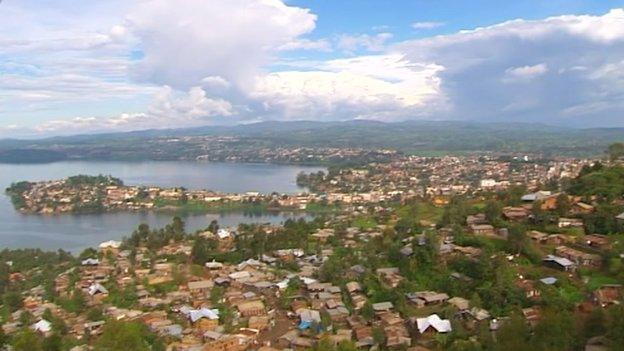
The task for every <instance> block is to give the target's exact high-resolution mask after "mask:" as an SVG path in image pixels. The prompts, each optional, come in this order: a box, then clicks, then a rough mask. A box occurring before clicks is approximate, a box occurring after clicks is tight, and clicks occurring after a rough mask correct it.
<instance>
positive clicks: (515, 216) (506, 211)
mask: <svg viewBox="0 0 624 351" xmlns="http://www.w3.org/2000/svg"><path fill="white" fill-rule="evenodd" d="M503 217H505V218H506V219H508V220H510V221H522V220H524V219H526V218H527V217H529V211H527V210H526V209H525V208H524V207H511V206H507V207H504V208H503Z"/></svg>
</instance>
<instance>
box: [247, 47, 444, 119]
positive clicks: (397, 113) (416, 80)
mask: <svg viewBox="0 0 624 351" xmlns="http://www.w3.org/2000/svg"><path fill="white" fill-rule="evenodd" d="M440 70H441V67H439V66H435V65H424V66H419V65H413V64H410V63H409V62H407V61H405V60H403V58H402V57H401V55H396V54H394V55H375V56H364V57H357V58H352V59H341V60H331V61H328V62H325V63H323V64H321V65H320V66H317V70H315V71H307V72H301V71H286V72H276V73H272V74H269V75H266V76H262V77H259V78H258V80H257V83H256V85H255V89H254V91H253V92H252V93H251V97H253V98H255V99H257V100H259V101H262V102H263V106H264V108H265V110H266V113H268V114H269V115H271V116H282V117H283V118H286V119H352V118H371V119H376V118H377V117H378V116H380V115H383V116H384V118H385V119H404V118H406V117H408V115H409V114H410V113H411V114H414V113H416V114H417V113H418V112H417V111H415V110H416V109H418V108H424V107H425V105H426V104H427V103H434V101H435V100H438V99H440V94H439V84H440V82H439V80H438V79H437V77H436V75H437V73H438V72H439V71H440Z"/></svg>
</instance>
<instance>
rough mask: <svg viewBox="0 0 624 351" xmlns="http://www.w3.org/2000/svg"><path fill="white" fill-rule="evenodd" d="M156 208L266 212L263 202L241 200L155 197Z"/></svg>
mask: <svg viewBox="0 0 624 351" xmlns="http://www.w3.org/2000/svg"><path fill="white" fill-rule="evenodd" d="M154 205H155V207H156V208H157V209H161V210H167V209H171V210H173V211H175V212H186V213H215V212H217V213H218V212H236V211H241V212H258V213H262V212H266V211H267V204H265V203H243V202H205V201H196V200H189V201H187V202H182V201H175V200H163V199H157V200H155V201H154Z"/></svg>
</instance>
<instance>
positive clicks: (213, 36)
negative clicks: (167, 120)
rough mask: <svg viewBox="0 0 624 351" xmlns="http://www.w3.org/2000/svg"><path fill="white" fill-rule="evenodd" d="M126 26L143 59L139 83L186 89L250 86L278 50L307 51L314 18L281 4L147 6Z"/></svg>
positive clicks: (199, 0)
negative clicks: (213, 79)
mask: <svg viewBox="0 0 624 351" xmlns="http://www.w3.org/2000/svg"><path fill="white" fill-rule="evenodd" d="M127 21H128V26H129V28H130V30H131V31H132V33H133V34H134V35H135V36H136V37H137V38H138V39H139V40H140V43H141V44H140V45H141V50H142V52H143V54H144V57H143V58H142V59H141V60H140V61H139V62H138V63H137V65H136V67H135V70H134V72H135V77H136V78H138V79H140V80H142V81H146V82H150V83H156V84H167V85H170V86H173V87H175V88H182V89H188V88H189V87H191V86H194V85H197V84H198V82H199V81H200V80H201V79H203V78H204V77H207V76H221V77H223V78H224V79H226V80H228V81H230V82H233V83H234V84H237V85H239V86H242V85H245V84H247V83H248V82H249V81H250V80H252V79H253V77H255V75H256V74H258V73H259V72H260V70H261V69H262V68H263V67H264V66H266V65H268V64H270V62H271V59H272V58H274V55H275V53H276V51H278V50H279V49H280V48H282V49H284V48H288V46H289V45H290V47H291V48H294V47H295V46H296V45H299V46H300V47H301V46H302V45H304V44H305V43H306V42H304V41H298V42H297V39H298V37H299V36H301V35H303V34H306V33H309V32H311V31H312V30H313V29H314V27H315V21H316V15H314V14H312V13H311V12H310V11H309V10H307V9H303V8H299V7H294V6H288V5H286V4H284V3H283V2H282V1H279V0H214V1H210V2H206V1H204V0H188V1H185V2H184V6H180V4H179V2H177V1H169V0H148V1H142V2H141V3H140V5H139V6H138V7H137V8H135V9H134V10H133V11H132V12H131V14H130V15H128V17H127ZM296 43H299V44H296ZM307 44H308V45H309V44H310V43H309V42H308V43H307Z"/></svg>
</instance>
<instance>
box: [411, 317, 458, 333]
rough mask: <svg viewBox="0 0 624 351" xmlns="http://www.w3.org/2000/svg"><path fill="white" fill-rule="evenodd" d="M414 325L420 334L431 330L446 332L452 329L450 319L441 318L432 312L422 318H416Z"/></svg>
mask: <svg viewBox="0 0 624 351" xmlns="http://www.w3.org/2000/svg"><path fill="white" fill-rule="evenodd" d="M416 326H417V328H418V332H419V333H420V334H425V333H427V332H431V331H435V332H436V333H448V332H450V331H452V328H451V321H449V320H448V319H441V318H440V317H439V316H438V315H437V314H432V315H430V316H428V317H424V318H417V319H416Z"/></svg>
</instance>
